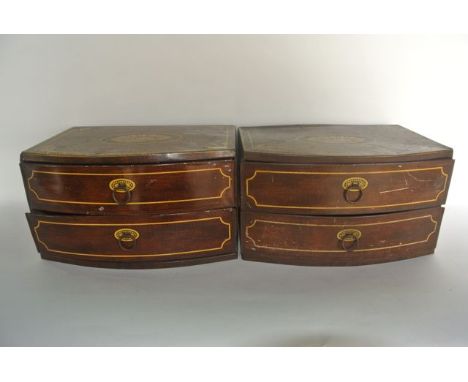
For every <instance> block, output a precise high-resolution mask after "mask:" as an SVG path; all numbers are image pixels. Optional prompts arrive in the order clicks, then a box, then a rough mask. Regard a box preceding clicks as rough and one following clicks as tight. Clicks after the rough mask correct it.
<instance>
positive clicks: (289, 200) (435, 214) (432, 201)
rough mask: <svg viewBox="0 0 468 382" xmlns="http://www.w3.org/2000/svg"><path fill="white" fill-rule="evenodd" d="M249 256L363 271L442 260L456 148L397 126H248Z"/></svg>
mask: <svg viewBox="0 0 468 382" xmlns="http://www.w3.org/2000/svg"><path fill="white" fill-rule="evenodd" d="M240 144H241V164H240V168H241V170H240V178H241V180H240V186H241V227H240V238H241V239H240V241H241V253H242V257H243V258H244V259H246V260H256V261H266V262H275V263H284V264H298V265H359V264H371V263H381V262H387V261H393V260H400V259H407V258H412V257H416V256H421V255H427V254H431V253H433V252H434V249H435V247H436V243H437V237H438V234H439V229H440V225H441V220H442V215H443V207H442V205H443V204H444V203H445V200H446V198H447V193H448V189H449V184H450V178H451V175H452V169H453V164H454V161H453V159H452V155H453V152H452V149H450V148H449V147H446V146H443V145H441V144H439V143H436V142H434V141H432V140H430V139H427V138H425V137H423V136H421V135H419V134H416V133H414V132H412V131H410V130H408V129H405V128H404V127H401V126H397V125H361V126H359V125H358V126H356V125H300V126H299V125H294V126H262V127H242V128H240Z"/></svg>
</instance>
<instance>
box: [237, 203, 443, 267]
mask: <svg viewBox="0 0 468 382" xmlns="http://www.w3.org/2000/svg"><path fill="white" fill-rule="evenodd" d="M442 215H443V208H442V207H437V208H428V209H421V210H416V211H410V212H398V213H388V214H381V215H368V216H352V217H350V216H336V217H329V216H326V217H325V216H299V215H280V214H266V213H254V212H242V214H241V252H242V257H243V259H245V260H256V261H265V262H274V263H283V264H297V265H362V264H372V263H382V262H387V261H394V260H401V259H408V258H412V257H416V256H422V255H427V254H431V253H433V252H434V249H435V246H436V243H437V236H438V233H439V228H440V223H441V220H442Z"/></svg>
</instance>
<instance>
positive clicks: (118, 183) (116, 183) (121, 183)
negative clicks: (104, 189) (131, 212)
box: [109, 178, 136, 205]
mask: <svg viewBox="0 0 468 382" xmlns="http://www.w3.org/2000/svg"><path fill="white" fill-rule="evenodd" d="M135 186H136V185H135V182H134V181H133V180H130V179H125V178H119V179H113V180H111V181H110V182H109V188H110V189H111V190H112V199H114V202H116V203H117V204H119V205H125V204H127V203H128V202H129V201H130V199H131V198H132V193H131V192H132V190H133V189H135ZM123 193H125V197H124V198H123V199H122V198H120V197H118V196H117V195H118V194H123Z"/></svg>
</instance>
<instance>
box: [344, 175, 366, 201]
mask: <svg viewBox="0 0 468 382" xmlns="http://www.w3.org/2000/svg"><path fill="white" fill-rule="evenodd" d="M368 185H369V182H368V181H367V179H364V178H359V177H354V178H348V179H345V180H344V181H343V183H342V187H343V189H344V192H343V197H344V199H345V200H346V201H347V202H348V203H357V202H359V201H360V200H361V198H362V191H363V190H364V189H366V188H367V186H368ZM356 192H357V194H355V195H356V196H355V197H354V198H352V197H350V195H352V194H354V193H356Z"/></svg>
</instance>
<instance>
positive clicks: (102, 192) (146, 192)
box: [21, 160, 237, 215]
mask: <svg viewBox="0 0 468 382" xmlns="http://www.w3.org/2000/svg"><path fill="white" fill-rule="evenodd" d="M21 169H22V173H23V178H24V184H25V188H26V193H27V196H28V200H29V204H30V207H31V209H32V210H42V211H48V212H59V213H70V214H86V215H90V214H91V215H108V214H112V215H114V214H117V215H126V214H139V213H156V212H171V213H172V212H185V211H191V210H203V209H212V208H225V207H233V206H235V205H236V192H235V190H236V183H237V182H236V166H235V164H234V160H218V161H203V162H188V163H174V164H155V165H113V166H97V165H86V166H83V165H74V166H71V165H52V164H38V163H28V162H24V163H22V164H21ZM116 179H117V180H118V179H123V180H124V181H130V182H131V183H132V187H134V188H133V189H132V190H131V191H123V192H113V190H112V188H111V182H112V181H114V180H116Z"/></svg>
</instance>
